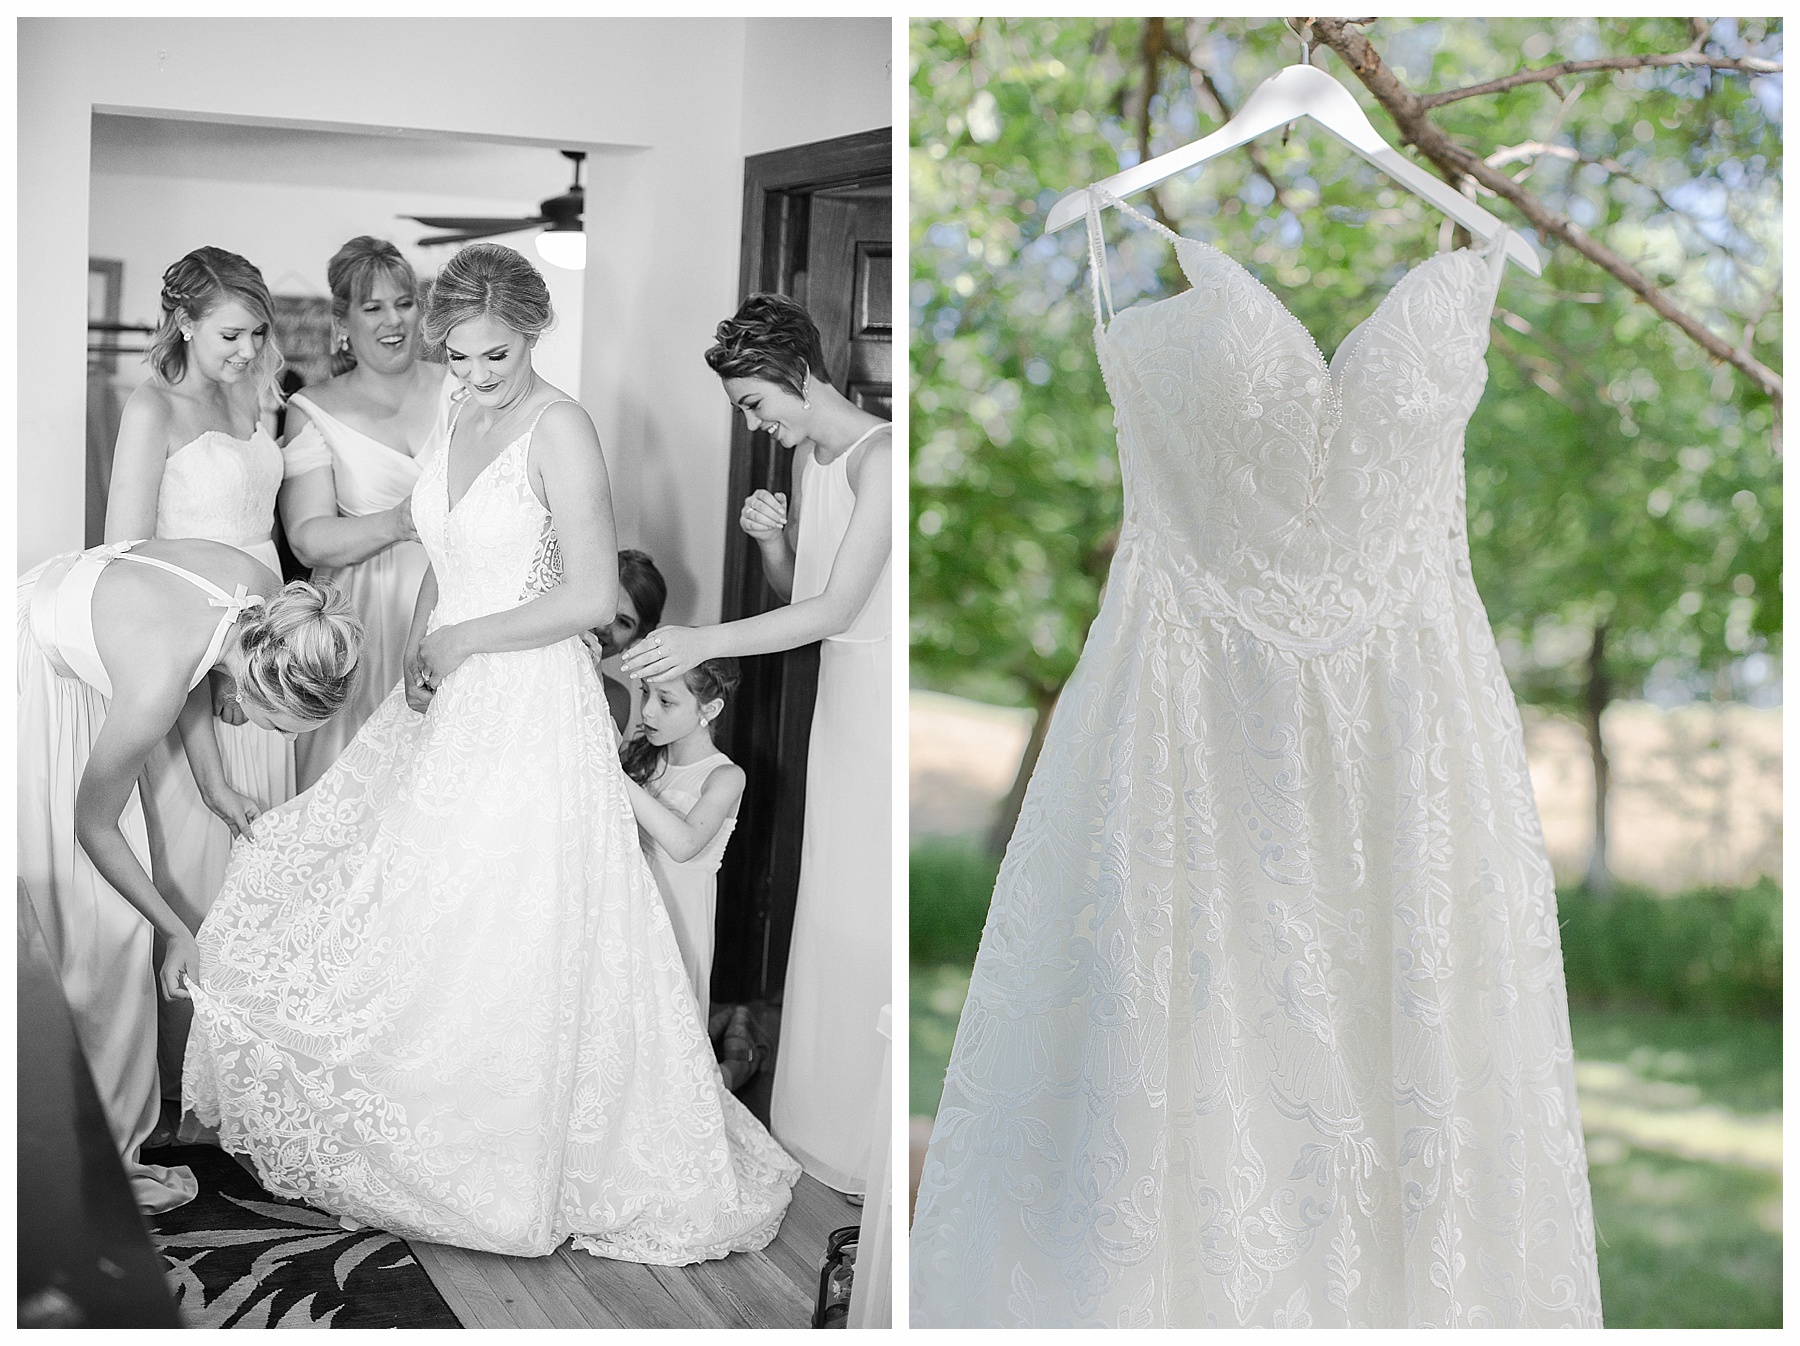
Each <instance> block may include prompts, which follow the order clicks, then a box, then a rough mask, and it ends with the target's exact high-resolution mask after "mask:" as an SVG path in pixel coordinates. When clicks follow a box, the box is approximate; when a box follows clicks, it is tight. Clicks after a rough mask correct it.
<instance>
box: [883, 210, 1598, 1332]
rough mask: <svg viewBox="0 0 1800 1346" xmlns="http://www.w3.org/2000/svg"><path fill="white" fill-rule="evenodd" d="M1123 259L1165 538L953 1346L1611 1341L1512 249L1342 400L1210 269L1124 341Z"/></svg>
mask: <svg viewBox="0 0 1800 1346" xmlns="http://www.w3.org/2000/svg"><path fill="white" fill-rule="evenodd" d="M1108 199H1109V200H1111V201H1112V204H1114V205H1120V204H1121V203H1119V202H1118V201H1117V200H1116V199H1112V198H1108ZM1122 208H1123V207H1122ZM1129 213H1131V214H1133V215H1137V212H1135V211H1130V212H1129ZM1137 218H1139V219H1143V218H1144V217H1142V216H1141V215H1138V216H1137ZM1146 223H1151V222H1149V221H1146ZM1088 224H1089V238H1090V244H1091V248H1092V252H1093V265H1094V279H1095V287H1094V288H1095V294H1094V300H1095V308H1096V329H1097V333H1098V335H1097V341H1098V344H1099V350H1100V362H1101V368H1102V370H1103V372H1104V374H1105V378H1106V382H1107V387H1108V390H1109V392H1110V394H1111V396H1112V400H1113V404H1114V407H1115V408H1116V424H1117V427H1118V432H1119V456H1120V463H1121V467H1122V470H1123V476H1124V485H1125V515H1124V522H1123V526H1122V529H1121V532H1120V540H1119V545H1118V552H1117V555H1116V558H1115V560H1114V562H1113V567H1112V573H1111V577H1110V579H1109V580H1108V583H1107V589H1106V594H1105V599H1104V601H1103V603H1102V605H1101V610H1100V614H1099V616H1098V618H1097V620H1096V621H1095V623H1094V626H1093V629H1092V631H1091V632H1090V634H1089V636H1088V643H1087V648H1086V650H1085V652H1084V653H1083V655H1082V658H1081V662H1080V665H1079V666H1078V668H1077V670H1076V672H1075V674H1074V676H1073V678H1072V679H1071V680H1070V682H1069V684H1068V687H1067V689H1066V690H1065V691H1064V693H1063V696H1062V699H1061V701H1060V703H1059V704H1058V706H1057V708H1056V711H1055V714H1054V718H1053V719H1052V721H1051V725H1050V729H1049V733H1048V738H1047V740H1046V742H1045V745H1044V749H1043V754H1042V757H1041V759H1040V761H1039V764H1038V767H1037V770H1036V772H1035V774H1034V775H1033V777H1032V780H1031V784H1030V787H1029V790H1028V792H1027V794H1026V797H1025V802H1024V808H1023V811H1022V813H1021V815H1020V818H1019V823H1018V828H1017V831H1016V832H1015V834H1014V837H1013V840H1012V844H1011V846H1010V847H1009V848H1008V850H1007V854H1006V859H1005V862H1004V864H1003V865H1002V867H1001V870H1000V876H999V881H998V884H997V885H996V888H995V893H994V900H993V907H992V910H991V912H990V914H989V916H988V921H987V928H986V930H985V932H984V934H983V936H982V944H981V952H980V955H979V957H978V958H977V960H976V964H975V969H974V974H973V978H972V980H971V982H970V986H969V996H968V1001H967V1004H966V1006H965V1008H964V1010H963V1016H962V1023H961V1026H960V1028H959V1030H958V1033H957V1038H956V1046H955V1050H954V1052H953V1054H952V1057H951V1061H950V1068H949V1073H948V1076H947V1078H946V1081H945V1087H944V1093H943V1102H942V1104H941V1105H940V1107H939V1110H938V1114H937V1122H936V1126H935V1129H934V1131H933V1134H932V1139H931V1145H930V1150H929V1153H928V1155H927V1158H926V1162H925V1169H924V1175H923V1181H922V1182H921V1185H920V1190H919V1198H918V1206H917V1214H916V1217H915V1220H914V1224H913V1235H912V1277H913V1282H912V1295H913V1316H912V1321H913V1325H914V1326H921V1325H923V1326H971V1327H973V1326H989V1325H1012V1326H1025V1325H1034V1326H1052V1325H1084V1326H1118V1327H1129V1326H1141V1327H1150V1326H1183V1325H1192V1326H1219V1327H1236V1326H1244V1325H1252V1324H1257V1325H1266V1326H1318V1327H1328V1326H1371V1327H1374V1326H1409V1325H1410V1326H1425V1325H1433V1326H1443V1327H1451V1326H1457V1327H1461V1326H1483V1325H1485V1326H1521V1327H1543V1326H1550V1325H1574V1326H1589V1327H1598V1326H1600V1295H1599V1285H1598V1280H1597V1276H1596V1272H1595V1260H1594V1228H1593V1214H1592V1208H1591V1204H1590V1198H1589V1192H1588V1182H1587V1161H1586V1155H1585V1151H1584V1149H1583V1145H1582V1136H1581V1128H1580V1123H1579V1119H1578V1117H1577V1114H1576V1105H1575V1084H1574V1072H1573V1061H1572V1055H1571V1052H1570V1041H1569V1022H1568V1010H1567V1004H1566V1001H1565V995H1564V989H1563V974H1562V955H1561V944H1560V940H1559V937H1558V931H1557V923H1556V902H1555V893H1554V891H1553V888H1552V885H1551V872H1550V867H1549V864H1548V861H1547V859H1546V857H1545V853H1544V844H1543V839H1542V833H1541V830H1540V827H1539V822H1538V817H1537V812H1536V808H1535V805H1534V803H1533V798H1532V791H1531V782H1530V777H1529V775H1528V774H1527V770H1526V761H1525V753H1524V750H1523V744H1522V739H1521V735H1520V727H1519V720H1518V714H1517V710H1516V707H1515V704H1514V701H1513V695H1512V691H1511V689H1510V688H1509V687H1508V685H1507V681H1506V676H1505V674H1504V672H1503V671H1502V669H1501V665H1500V660H1499V657H1498V655H1497V653H1496V651H1495V646H1494V639H1493V634H1492V632H1491V631H1490V629H1489V627H1488V623H1487V618H1486V613H1485V612H1484V610H1483V608H1482V604H1481V599H1480V597H1479V596H1478V595H1477V593H1476V591H1475V585H1474V582H1473V580H1472V578H1471V575H1470V569H1469V553H1468V539H1467V534H1466V532H1465V520H1464V489H1463V465H1462V436H1463V428H1464V426H1465V425H1466V424H1467V422H1468V420H1469V417H1470V415H1471V414H1472V413H1473V411H1474V409H1475V405H1476V402H1477V401H1478V400H1479V398H1480V396H1481V390H1482V387H1483V384H1484V383H1485V381H1486V377H1487V370H1486V365H1485V352H1486V348H1487V332H1488V323H1489V320H1490V316H1491V314H1492V311H1493V304H1494V298H1495V292H1496V290H1497V287H1498V283H1499V276H1500V269H1501V266H1502V265H1503V262H1502V258H1501V255H1500V251H1499V248H1500V246H1501V244H1500V240H1495V241H1494V242H1493V243H1490V244H1489V245H1488V246H1487V247H1486V248H1484V249H1482V250H1480V251H1469V250H1463V251H1456V252H1447V253H1443V254H1440V255H1438V256H1435V257H1432V258H1430V259H1429V260H1427V261H1425V262H1422V263H1421V264H1419V265H1418V266H1417V267H1415V268H1414V269H1413V271H1412V272H1411V273H1410V274H1408V275H1407V276H1406V277H1404V278H1403V279H1402V280H1401V281H1400V283H1399V284H1398V285H1397V286H1395V288H1394V289H1393V291H1392V292H1391V293H1390V294H1389V295H1388V296H1387V297H1386V298H1385V299H1384V300H1383V301H1382V303H1381V304H1380V305H1379V306H1378V307H1377V308H1376V310H1375V312H1374V313H1373V314H1372V315H1371V316H1370V318H1369V319H1368V320H1367V321H1366V322H1364V323H1363V324H1362V325H1360V326H1359V327H1358V328H1356V330H1355V331H1353V332H1352V333H1351V334H1350V336H1349V337H1348V338H1346V339H1345V341H1344V342H1343V344H1342V345H1341V346H1340V347H1339V348H1338V351H1337V354H1336V355H1335V356H1334V357H1333V359H1332V360H1331V361H1330V362H1329V363H1327V361H1326V360H1325V359H1324V357H1323V355H1322V354H1321V353H1320V352H1319V350H1318V348H1317V347H1316V345H1315V344H1314V343H1313V341H1312V340H1311V338H1310V337H1309V336H1308V335H1307V333H1306V331H1305V329H1304V328H1302V327H1301V326H1300V324H1299V322H1298V321H1297V320H1296V319H1295V318H1294V317H1293V316H1292V315H1291V314H1290V313H1289V312H1288V310H1287V309H1286V308H1285V307H1283V306H1282V304H1281V303H1280V301H1279V300H1277V299H1276V298H1275V297H1274V295H1273V294H1272V293H1271V292H1270V291H1268V290H1267V289H1266V288H1265V287H1263V286H1262V285H1261V284H1259V283H1258V282H1257V281H1256V280H1255V279H1254V278H1253V277H1252V276H1251V275H1250V274H1249V272H1247V271H1246V270H1244V268H1243V267H1241V266H1239V265H1238V264H1237V263H1236V262H1234V261H1232V260H1231V259H1230V258H1229V257H1227V256H1225V255H1224V254H1223V253H1221V252H1219V251H1218V250H1217V249H1215V248H1212V247H1209V246H1208V245H1206V244H1204V243H1200V242H1196V241H1194V240H1191V239H1185V238H1179V237H1174V236H1173V235H1171V237H1172V238H1174V244H1175V247H1176V250H1177V255H1178V256H1179V258H1180V261H1181V265H1182V268H1183V270H1184V271H1185V272H1186V274H1187V277H1188V279H1189V281H1190V282H1191V284H1192V287H1193V288H1192V289H1190V290H1188V291H1186V292H1185V293H1182V294H1180V295H1177V296H1175V297H1173V298H1168V299H1163V300H1160V301H1157V302H1154V303H1148V304H1142V305H1138V306H1136V307H1134V308H1132V309H1129V310H1127V311H1125V312H1123V313H1120V314H1118V315H1117V316H1116V317H1114V318H1112V319H1111V321H1110V322H1109V323H1103V322H1102V321H1101V320H1100V318H1099V314H1100V313H1101V312H1102V308H1101V305H1102V293H1103V292H1105V291H1106V290H1107V286H1106V275H1105V270H1104V265H1105V253H1104V247H1105V245H1104V241H1103V240H1102V238H1101V237H1100V225H1099V218H1098V212H1097V210H1096V209H1095V208H1093V207H1090V211H1089V220H1088ZM1153 227H1160V226H1153ZM1164 232H1165V233H1166V232H1168V231H1166V230H1165V231H1164ZM1503 237H1504V236H1503ZM1110 307H1111V306H1110V296H1108V302H1107V304H1106V310H1107V311H1110Z"/></svg>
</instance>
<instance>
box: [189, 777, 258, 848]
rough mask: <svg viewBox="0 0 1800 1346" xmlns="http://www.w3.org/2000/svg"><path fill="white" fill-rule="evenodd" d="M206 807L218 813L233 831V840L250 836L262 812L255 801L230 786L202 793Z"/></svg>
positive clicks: (216, 786) (222, 786)
mask: <svg viewBox="0 0 1800 1346" xmlns="http://www.w3.org/2000/svg"><path fill="white" fill-rule="evenodd" d="M201 798H202V799H204V800H205V801H206V807H207V808H209V809H211V810H212V811H213V812H214V813H216V814H217V815H218V816H219V818H220V819H221V820H223V822H224V823H225V826H227V827H229V828H230V829H231V835H232V839H233V840H236V839H237V838H238V837H247V836H249V835H250V824H251V823H253V822H255V821H256V819H257V816H258V815H259V814H260V813H261V812H262V810H261V809H260V808H259V807H257V803H256V801H255V800H254V799H252V798H250V796H248V795H243V794H239V793H238V792H237V791H236V790H234V789H232V788H231V787H230V786H229V785H224V784H220V785H215V786H214V787H213V788H212V789H210V790H205V791H202V792H201Z"/></svg>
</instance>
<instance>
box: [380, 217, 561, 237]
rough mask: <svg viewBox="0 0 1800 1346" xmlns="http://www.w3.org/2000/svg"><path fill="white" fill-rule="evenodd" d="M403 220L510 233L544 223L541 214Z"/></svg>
mask: <svg viewBox="0 0 1800 1346" xmlns="http://www.w3.org/2000/svg"><path fill="white" fill-rule="evenodd" d="M399 218H400V219H403V220H416V221H417V222H418V223H420V224H422V225H425V226H426V227H428V228H431V229H460V230H469V229H484V230H486V231H487V232H488V233H490V234H510V233H512V232H513V231H514V230H515V229H529V228H531V227H532V226H533V225H536V224H544V223H546V221H545V220H544V218H543V217H542V216H539V215H529V216H525V217H523V218H520V217H518V216H498V215H402V216H400V217H399Z"/></svg>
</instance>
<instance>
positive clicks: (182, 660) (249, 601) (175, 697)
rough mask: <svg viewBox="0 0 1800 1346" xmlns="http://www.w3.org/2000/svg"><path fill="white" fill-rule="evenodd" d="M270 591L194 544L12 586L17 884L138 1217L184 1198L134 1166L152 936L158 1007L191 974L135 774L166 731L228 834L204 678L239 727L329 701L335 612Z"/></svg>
mask: <svg viewBox="0 0 1800 1346" xmlns="http://www.w3.org/2000/svg"><path fill="white" fill-rule="evenodd" d="M117 561H133V562H137V563H138V564H135V565H115V564H114V562H117ZM276 584H277V580H276V577H275V575H274V574H272V573H271V572H270V571H269V570H268V569H267V568H265V567H264V566H262V565H260V564H259V563H258V562H256V561H254V560H252V559H251V558H250V557H249V556H247V555H245V554H244V553H243V552H242V551H239V550H237V549H236V548H233V547H228V546H225V545H223V544H221V543H217V542H204V541H180V542H120V543H114V544H109V545H106V546H101V547H96V548H94V549H93V550H91V551H86V552H74V553H70V554H68V555H65V556H58V557H56V558H54V559H52V560H50V561H46V562H45V563H44V564H43V565H40V566H38V567H36V568H35V569H33V570H30V571H28V572H27V573H26V574H25V575H24V576H23V577H22V578H21V579H20V580H19V586H18V625H17V628H16V631H17V636H18V645H17V653H18V684H17V693H18V772H19V774H18V787H19V791H18V823H19V831H18V839H19V877H20V879H21V880H22V881H23V884H24V887H25V892H26V896H27V897H28V898H29V900H30V902H31V908H32V911H33V913H34V914H35V915H36V917H37V923H38V926H39V928H40V929H41V930H42V931H43V934H44V939H45V942H46V944H47V945H48V946H49V950H50V957H51V959H52V961H53V962H54V963H55V965H56V969H57V974H58V978H59V980H60V981H61V983H62V989H63V996H64V998H65V999H66V1000H67V1001H68V1004H69V1010H70V1013H71V1015H72V1016H73V1018H74V1022H75V1034H76V1038H77V1040H78V1041H79V1042H80V1043H81V1049H82V1055H83V1056H84V1057H85V1058H86V1060H87V1064H88V1069H89V1071H90V1072H91V1073H92V1075H93V1077H94V1086H95V1089H96V1091H97V1092H98V1093H99V1096H100V1103H101V1107H102V1109H103V1110H104V1111H105V1114H106V1120H107V1125H108V1127H109V1129H110V1130H111V1131H112V1134H113V1140H114V1142H115V1143H116V1144H117V1145H118V1147H119V1152H120V1156H121V1158H122V1159H123V1161H124V1166H125V1173H126V1176H127V1177H128V1178H129V1180H130V1183H131V1190H132V1195H133V1197H134V1198H135V1199H136V1201H137V1204H138V1207H139V1209H141V1210H144V1211H146V1212H156V1211H164V1210H170V1209H172V1208H173V1207H176V1206H179V1205H182V1204H184V1203H185V1202H188V1201H191V1200H193V1198H194V1195H195V1193H196V1191H197V1188H196V1185H195V1182H194V1176H193V1174H192V1173H191V1172H190V1171H189V1170H187V1169H185V1168H161V1167H158V1166H157V1165H154V1164H145V1163H143V1162H141V1161H140V1160H139V1158H138V1150H139V1148H140V1147H141V1146H142V1145H143V1144H144V1142H145V1140H146V1139H147V1138H148V1137H149V1135H150V1133H151V1131H152V1129H153V1128H154V1127H155V1125H156V1120H157V1113H158V1092H159V1091H158V1089H157V1061H156V1036H157V1012H156V1004H157V995H156V988H157V985H158V980H157V974H156V967H157V964H156V963H154V962H153V961H152V941H153V939H154V940H155V942H156V943H159V944H160V945H161V946H162V948H163V953H162V955H161V957H160V967H161V988H162V993H163V995H164V996H165V997H182V996H186V995H187V990H186V987H185V985H184V979H185V977H186V976H187V975H189V974H190V973H192V972H194V971H195V970H196V969H197V968H198V966H199V963H198V951H197V949H196V947H195V943H194V937H193V935H192V934H190V933H189V931H188V929H187V927H186V925H185V924H184V923H183V920H182V918H181V916H180V915H179V914H178V913H177V912H176V911H175V910H174V909H173V908H172V906H171V904H170V903H169V902H167V901H166V900H165V899H164V897H163V895H162V894H161V893H159V892H158V891H157V886H156V884H154V883H152V882H151V879H150V876H149V874H148V873H147V871H148V869H149V868H150V863H151V859H150V846H149V842H148V839H147V837H146V835H145V831H144V814H143V810H142V808H141V807H140V804H139V798H138V790H137V782H138V776H139V772H140V770H141V768H142V767H143V765H144V761H145V757H146V754H147V753H148V752H149V751H150V750H151V749H152V748H153V747H154V746H156V745H158V744H159V743H160V742H161V739H162V737H163V735H164V734H166V733H168V732H169V731H170V730H171V729H176V732H177V733H179V735H180V736H181V739H182V741H183V742H184V743H185V744H186V748H187V753H188V756H189V758H190V759H191V762H192V767H191V774H192V775H193V776H195V777H197V778H199V779H200V780H203V781H205V782H206V787H205V788H206V794H207V798H208V799H209V800H211V801H212V807H213V808H215V809H216V810H217V811H218V812H219V814H220V816H221V817H230V818H233V819H235V820H236V822H235V827H236V828H237V829H240V830H241V829H242V828H243V827H244V825H245V820H246V819H248V818H249V817H252V816H254V814H255V812H256V806H255V804H254V802H253V801H251V800H249V799H246V798H244V797H243V796H242V795H239V794H237V793H236V792H235V791H234V790H232V788H231V787H230V785H229V784H228V783H227V782H226V780H225V778H224V772H223V770H222V769H221V766H220V762H219V753H218V747H217V744H216V742H215V741H214V739H213V736H212V733H211V730H212V728H213V727H214V726H215V725H216V724H217V721H216V720H215V719H214V718H213V714H212V697H211V694H210V692H209V690H208V688H207V687H206V685H205V684H206V675H207V673H208V672H209V671H210V670H212V669H225V670H228V671H229V672H230V673H231V674H232V675H234V677H236V678H237V679H239V680H241V682H242V687H243V690H242V693H241V695H242V697H243V705H244V709H245V711H246V713H247V714H248V715H249V716H250V717H251V719H252V720H254V721H255V722H256V723H258V724H260V725H263V726H264V727H265V728H268V729H270V730H271V731H272V732H278V731H280V730H284V729H285V730H299V729H304V728H307V727H310V726H311V725H313V724H316V723H317V722H318V721H319V720H320V719H322V718H324V717H325V716H326V715H329V714H330V713H331V711H332V710H333V709H335V707H336V706H337V705H338V704H340V703H341V702H342V701H343V698H344V696H345V695H346V694H347V693H348V690H349V685H350V676H351V673H352V672H353V670H354V668H355V662H356V651H357V633H356V628H355V623H354V622H353V621H352V620H350V619H349V618H348V616H347V615H346V612H345V608H344V604H343V601H342V600H341V599H339V598H336V597H334V596H333V595H331V594H330V593H329V592H328V591H326V590H323V589H320V588H318V587H316V586H314V585H310V584H304V583H299V582H296V583H295V584H292V585H289V586H288V587H287V588H286V589H284V590H282V591H280V592H279V593H277V591H276ZM264 595H267V596H268V601H267V602H266V603H265V602H264V599H263V596H264ZM177 725H179V728H178V729H177V728H176V726H177ZM180 765H181V768H182V770H184V771H188V770H189V769H190V768H189V763H188V761H186V760H184V761H183V762H181V763H180ZM183 1003H185V1002H183ZM179 1080H180V1076H179V1073H177V1075H176V1077H175V1079H174V1080H173V1081H172V1083H175V1084H179Z"/></svg>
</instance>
